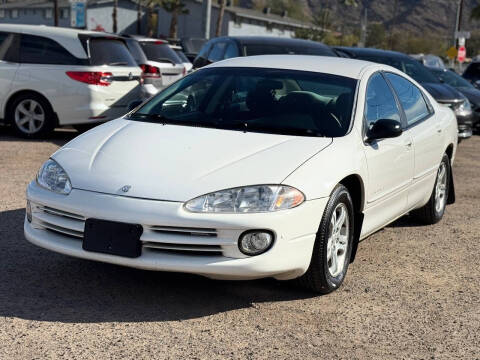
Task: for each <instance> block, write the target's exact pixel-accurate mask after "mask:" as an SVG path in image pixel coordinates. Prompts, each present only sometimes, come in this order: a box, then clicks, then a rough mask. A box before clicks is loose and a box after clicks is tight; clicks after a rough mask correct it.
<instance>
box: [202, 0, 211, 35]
mask: <svg viewBox="0 0 480 360" xmlns="http://www.w3.org/2000/svg"><path fill="white" fill-rule="evenodd" d="M203 16H204V20H203V21H204V26H205V27H204V31H205V32H204V36H205V39H207V40H208V39H210V19H211V17H212V0H203Z"/></svg>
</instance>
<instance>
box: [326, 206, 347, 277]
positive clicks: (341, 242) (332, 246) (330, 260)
mask: <svg viewBox="0 0 480 360" xmlns="http://www.w3.org/2000/svg"><path fill="white" fill-rule="evenodd" d="M349 229H350V219H349V216H348V209H347V206H346V205H345V204H344V203H339V204H338V205H337V206H336V207H335V210H334V211H333V213H332V217H331V218H330V226H329V237H328V242H327V266H328V271H329V272H330V275H331V276H332V277H337V276H338V275H339V274H341V273H342V271H343V269H344V267H345V261H346V254H347V247H348V238H349V231H350V230H349Z"/></svg>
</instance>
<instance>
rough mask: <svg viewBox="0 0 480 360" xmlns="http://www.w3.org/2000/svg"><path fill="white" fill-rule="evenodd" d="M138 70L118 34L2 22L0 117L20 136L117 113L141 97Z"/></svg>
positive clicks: (37, 134) (119, 114)
mask: <svg viewBox="0 0 480 360" xmlns="http://www.w3.org/2000/svg"><path fill="white" fill-rule="evenodd" d="M141 74H142V70H141V69H140V67H139V66H138V65H137V64H136V62H135V60H134V59H133V57H132V56H131V54H130V52H129V51H128V49H127V47H126V45H125V42H124V40H123V39H122V38H120V37H117V36H113V35H110V34H105V33H99V32H92V31H80V30H73V29H67V28H55V27H48V26H29V25H4V24H2V25H0V118H2V119H3V120H4V122H5V123H7V124H10V125H12V126H13V127H14V129H15V130H16V132H17V133H18V134H19V135H22V136H25V137H34V136H39V135H44V134H45V133H47V132H49V131H51V130H52V129H53V128H54V127H56V126H63V125H73V126H75V127H78V126H82V125H83V126H85V125H87V126H88V125H92V124H95V123H99V122H105V121H108V120H112V119H115V118H117V117H120V116H122V115H124V114H125V113H126V112H127V111H128V105H129V103H130V102H132V101H134V100H137V99H138V98H139V97H141V84H140V81H141Z"/></svg>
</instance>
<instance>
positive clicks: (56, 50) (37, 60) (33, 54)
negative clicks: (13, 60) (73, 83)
mask: <svg viewBox="0 0 480 360" xmlns="http://www.w3.org/2000/svg"><path fill="white" fill-rule="evenodd" d="M20 62H21V63H27V64H55V65H82V64H83V62H82V60H81V59H78V58H77V57H75V56H73V55H72V54H71V53H70V52H68V51H67V50H66V49H65V48H64V47H63V46H61V45H60V44H59V43H57V42H56V41H54V40H52V39H48V38H45V37H43V36H35V35H22V36H21V40H20Z"/></svg>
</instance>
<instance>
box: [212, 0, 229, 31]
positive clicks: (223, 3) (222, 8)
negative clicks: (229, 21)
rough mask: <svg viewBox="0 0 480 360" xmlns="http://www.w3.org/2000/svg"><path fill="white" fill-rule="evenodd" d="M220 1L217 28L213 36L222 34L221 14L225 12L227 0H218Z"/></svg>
mask: <svg viewBox="0 0 480 360" xmlns="http://www.w3.org/2000/svg"><path fill="white" fill-rule="evenodd" d="M219 1H220V11H219V13H218V19H217V30H216V31H215V36H216V37H219V36H220V35H222V25H223V15H224V13H225V6H226V5H227V4H226V3H227V0H219Z"/></svg>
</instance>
